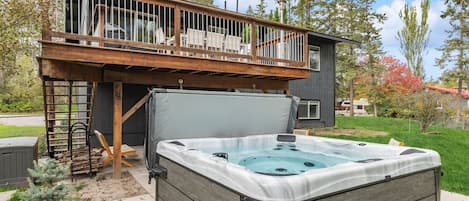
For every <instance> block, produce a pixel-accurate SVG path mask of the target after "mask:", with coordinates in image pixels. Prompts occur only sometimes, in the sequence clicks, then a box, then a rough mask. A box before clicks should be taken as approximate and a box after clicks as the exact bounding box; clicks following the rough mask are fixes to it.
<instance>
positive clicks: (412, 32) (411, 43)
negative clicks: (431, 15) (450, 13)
mask: <svg viewBox="0 0 469 201" xmlns="http://www.w3.org/2000/svg"><path fill="white" fill-rule="evenodd" d="M420 8H421V10H422V14H421V16H420V19H418V16H417V9H416V8H415V7H410V6H409V4H407V3H406V5H405V7H404V9H403V10H401V12H400V13H399V17H400V18H401V19H402V21H403V22H404V27H403V28H402V30H400V31H399V32H398V33H397V38H398V39H399V42H400V44H401V52H402V54H403V55H404V57H405V58H406V60H407V64H408V65H409V67H410V69H411V70H412V73H414V74H415V75H418V76H420V77H422V78H424V77H425V73H424V71H423V54H425V53H426V49H427V47H428V37H429V34H430V30H429V28H428V23H427V20H428V11H429V10H430V2H429V0H423V1H422V2H421V4H420Z"/></svg>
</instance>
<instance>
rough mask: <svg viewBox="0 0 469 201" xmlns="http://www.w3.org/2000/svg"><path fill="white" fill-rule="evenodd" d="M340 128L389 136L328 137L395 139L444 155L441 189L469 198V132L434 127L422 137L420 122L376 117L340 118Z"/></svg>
mask: <svg viewBox="0 0 469 201" xmlns="http://www.w3.org/2000/svg"><path fill="white" fill-rule="evenodd" d="M336 127H337V128H360V129H368V130H375V131H385V132H388V133H389V135H387V136H377V137H367V136H331V135H329V136H325V137H333V138H340V139H350V140H357V141H367V142H376V143H388V141H389V139H390V138H391V137H392V138H395V139H397V140H399V141H404V143H405V146H411V147H420V148H425V149H432V150H435V151H437V152H438V153H439V154H440V156H441V161H442V171H443V172H444V176H443V177H442V178H441V187H442V189H444V190H447V191H451V192H457V193H462V194H466V195H469V130H462V129H452V128H442V127H431V128H430V129H429V131H430V132H437V133H440V134H438V135H435V134H421V133H420V132H419V129H418V124H417V123H416V122H411V132H410V134H409V122H408V120H405V119H390V118H374V117H337V118H336Z"/></svg>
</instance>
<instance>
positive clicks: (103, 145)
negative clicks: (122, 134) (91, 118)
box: [94, 130, 137, 167]
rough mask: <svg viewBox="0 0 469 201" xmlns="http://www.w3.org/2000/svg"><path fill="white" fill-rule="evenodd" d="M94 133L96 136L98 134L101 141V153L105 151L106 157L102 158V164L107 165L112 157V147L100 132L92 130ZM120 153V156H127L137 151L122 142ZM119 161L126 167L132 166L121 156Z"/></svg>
mask: <svg viewBox="0 0 469 201" xmlns="http://www.w3.org/2000/svg"><path fill="white" fill-rule="evenodd" d="M94 133H95V134H96V136H98V140H99V142H100V143H101V153H102V152H104V151H106V158H105V159H104V160H103V166H107V165H108V164H109V162H110V161H111V160H112V159H113V158H114V149H113V147H112V146H109V144H108V143H107V141H106V138H105V137H104V135H103V134H102V133H101V132H99V131H97V130H94ZM121 153H122V157H124V156H129V155H136V154H137V151H136V150H135V149H133V148H132V147H129V146H128V145H126V144H122V145H121ZM121 161H122V163H123V164H125V165H127V166H128V167H133V166H134V165H133V164H132V163H130V162H129V161H127V160H125V159H123V158H122V159H121Z"/></svg>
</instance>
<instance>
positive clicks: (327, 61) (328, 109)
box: [290, 37, 336, 128]
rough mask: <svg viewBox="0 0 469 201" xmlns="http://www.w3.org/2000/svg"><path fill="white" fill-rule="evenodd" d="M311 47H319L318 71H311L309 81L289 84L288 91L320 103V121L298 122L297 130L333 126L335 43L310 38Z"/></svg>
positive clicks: (295, 81) (296, 81) (304, 80)
mask: <svg viewBox="0 0 469 201" xmlns="http://www.w3.org/2000/svg"><path fill="white" fill-rule="evenodd" d="M309 41H310V43H309V44H311V45H316V46H319V47H320V48H321V49H320V57H321V58H320V59H321V63H320V65H321V66H320V68H321V69H320V71H312V72H311V77H310V78H309V79H302V80H294V81H291V82H290V91H291V94H292V95H294V96H298V97H300V98H301V99H310V100H319V101H320V104H321V105H320V110H321V111H320V119H318V120H298V122H297V126H296V127H297V128H314V127H325V126H326V127H329V126H334V124H335V111H334V106H335V59H336V55H335V42H332V41H317V40H315V39H314V38H312V37H310V38H309Z"/></svg>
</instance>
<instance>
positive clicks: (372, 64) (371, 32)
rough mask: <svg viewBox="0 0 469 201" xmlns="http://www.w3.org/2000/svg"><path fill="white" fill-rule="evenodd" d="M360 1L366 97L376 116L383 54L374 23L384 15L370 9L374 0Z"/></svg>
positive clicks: (381, 20)
mask: <svg viewBox="0 0 469 201" xmlns="http://www.w3.org/2000/svg"><path fill="white" fill-rule="evenodd" d="M361 3H362V10H363V12H364V13H366V14H365V15H363V19H362V20H361V21H362V22H363V23H362V26H360V28H361V32H363V33H364V38H363V47H362V51H363V54H364V56H365V57H366V58H367V59H366V60H365V70H364V71H365V72H366V74H368V75H369V76H368V77H369V78H370V82H369V85H370V87H369V88H370V90H369V91H368V98H369V99H370V102H371V104H372V105H373V115H374V116H375V117H376V116H378V102H379V98H380V97H381V96H382V94H381V93H380V90H379V78H380V77H381V75H382V73H383V71H384V67H383V66H382V65H380V64H379V57H380V56H381V55H382V54H383V50H382V41H381V35H380V31H381V30H380V29H378V28H376V26H375V23H383V22H384V19H385V16H384V14H380V13H377V12H374V11H373V10H372V5H373V4H374V3H375V0H363V1H362V2H361Z"/></svg>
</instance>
